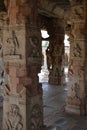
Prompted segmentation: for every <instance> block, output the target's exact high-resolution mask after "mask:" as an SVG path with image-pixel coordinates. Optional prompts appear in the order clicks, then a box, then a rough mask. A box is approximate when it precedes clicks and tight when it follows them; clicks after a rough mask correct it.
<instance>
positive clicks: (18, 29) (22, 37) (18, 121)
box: [3, 0, 43, 130]
mask: <svg viewBox="0 0 87 130" xmlns="http://www.w3.org/2000/svg"><path fill="white" fill-rule="evenodd" d="M5 18H6V17H5ZM36 18H37V0H29V1H28V2H27V1H24V0H18V1H17V0H10V1H9V3H8V17H7V21H6V22H5V23H4V26H3V58H4V65H5V70H6V72H7V74H8V83H7V84H6V86H5V89H4V101H3V130H8V129H9V130H13V129H14V130H34V129H35V130H39V129H40V130H41V129H42V127H43V106H42V88H41V85H40V84H39V80H38V73H39V71H40V68H41V57H42V55H41V34H40V29H39V28H38V27H37V24H36Z"/></svg>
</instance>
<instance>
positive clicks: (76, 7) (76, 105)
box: [66, 0, 87, 114]
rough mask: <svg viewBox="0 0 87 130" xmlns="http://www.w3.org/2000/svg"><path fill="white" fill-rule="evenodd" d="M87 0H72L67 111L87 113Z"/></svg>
mask: <svg viewBox="0 0 87 130" xmlns="http://www.w3.org/2000/svg"><path fill="white" fill-rule="evenodd" d="M86 5H87V3H86V1H85V0H82V1H75V0H71V35H70V36H71V37H70V40H71V44H70V45H71V47H70V63H69V87H68V96H67V100H66V112H69V113H75V114H85V113H86V91H85V90H86V89H85V87H86V77H85V65H86V64H85V63H86V53H85V52H86V41H87V40H86V37H85V34H86V33H85V32H86V30H85V25H86Z"/></svg>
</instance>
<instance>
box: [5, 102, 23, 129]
mask: <svg viewBox="0 0 87 130" xmlns="http://www.w3.org/2000/svg"><path fill="white" fill-rule="evenodd" d="M6 130H23V123H22V117H21V115H20V113H19V107H18V106H17V105H15V104H12V105H11V106H10V109H9V111H8V113H7V118H6Z"/></svg>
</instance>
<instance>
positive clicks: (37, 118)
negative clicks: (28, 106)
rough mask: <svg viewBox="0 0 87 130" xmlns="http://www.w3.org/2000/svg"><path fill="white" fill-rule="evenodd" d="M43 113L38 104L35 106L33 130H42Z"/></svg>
mask: <svg viewBox="0 0 87 130" xmlns="http://www.w3.org/2000/svg"><path fill="white" fill-rule="evenodd" d="M42 119H43V118H42V112H41V109H40V106H39V105H38V104H36V105H34V106H33V108H32V113H31V123H30V127H31V130H41V127H42Z"/></svg>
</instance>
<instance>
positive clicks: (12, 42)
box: [7, 31, 19, 55]
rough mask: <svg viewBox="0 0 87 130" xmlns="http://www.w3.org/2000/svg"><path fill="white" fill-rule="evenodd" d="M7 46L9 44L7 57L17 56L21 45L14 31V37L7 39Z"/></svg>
mask: <svg viewBox="0 0 87 130" xmlns="http://www.w3.org/2000/svg"><path fill="white" fill-rule="evenodd" d="M7 44H8V52H7V55H15V54H16V49H17V48H19V43H18V39H17V37H16V34H15V32H14V31H12V37H11V38H8V39H7Z"/></svg>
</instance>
